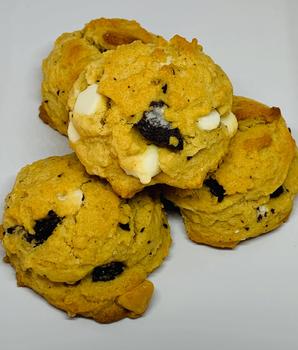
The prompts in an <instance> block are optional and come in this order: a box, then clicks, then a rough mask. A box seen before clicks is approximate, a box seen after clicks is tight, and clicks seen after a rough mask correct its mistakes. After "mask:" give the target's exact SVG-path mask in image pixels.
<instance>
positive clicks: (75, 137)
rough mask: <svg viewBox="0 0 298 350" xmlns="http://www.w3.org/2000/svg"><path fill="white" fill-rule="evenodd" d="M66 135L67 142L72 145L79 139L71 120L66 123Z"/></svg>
mask: <svg viewBox="0 0 298 350" xmlns="http://www.w3.org/2000/svg"><path fill="white" fill-rule="evenodd" d="M67 135H68V138H69V141H70V142H72V143H76V142H77V141H78V140H79V139H80V138H81V135H80V134H79V133H78V132H77V130H76V129H75V127H74V125H73V122H72V121H71V120H70V121H69V123H68V129H67Z"/></svg>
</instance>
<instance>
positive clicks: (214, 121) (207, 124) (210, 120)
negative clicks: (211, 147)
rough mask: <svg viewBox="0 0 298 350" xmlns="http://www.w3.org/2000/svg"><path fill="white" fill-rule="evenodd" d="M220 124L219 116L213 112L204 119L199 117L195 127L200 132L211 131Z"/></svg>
mask: <svg viewBox="0 0 298 350" xmlns="http://www.w3.org/2000/svg"><path fill="white" fill-rule="evenodd" d="M219 123H220V114H219V113H218V112H217V111H216V110H213V111H211V112H210V113H209V114H207V115H205V117H201V118H199V119H198V121H197V125H198V127H199V128H200V129H201V130H213V129H216V128H217V127H218V125H219Z"/></svg>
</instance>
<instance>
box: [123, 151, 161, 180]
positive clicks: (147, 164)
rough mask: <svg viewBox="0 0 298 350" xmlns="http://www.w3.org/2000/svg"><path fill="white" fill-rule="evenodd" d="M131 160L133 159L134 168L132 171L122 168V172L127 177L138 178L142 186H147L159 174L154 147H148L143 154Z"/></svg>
mask: <svg viewBox="0 0 298 350" xmlns="http://www.w3.org/2000/svg"><path fill="white" fill-rule="evenodd" d="M131 158H134V159H133V161H134V164H135V166H134V167H133V168H132V169H125V168H123V170H124V171H125V172H126V174H127V175H132V176H134V177H137V178H139V179H140V181H141V183H142V184H148V183H149V182H150V181H151V178H152V177H153V176H155V175H157V174H158V173H160V167H159V158H158V148H157V147H156V146H149V147H148V148H147V150H146V151H145V152H144V153H143V154H141V155H138V156H134V157H131Z"/></svg>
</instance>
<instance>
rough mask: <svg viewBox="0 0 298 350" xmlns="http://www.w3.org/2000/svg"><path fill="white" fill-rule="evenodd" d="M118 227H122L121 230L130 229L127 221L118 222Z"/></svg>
mask: <svg viewBox="0 0 298 350" xmlns="http://www.w3.org/2000/svg"><path fill="white" fill-rule="evenodd" d="M119 227H120V228H122V230H124V231H130V228H129V222H128V223H127V224H121V223H119Z"/></svg>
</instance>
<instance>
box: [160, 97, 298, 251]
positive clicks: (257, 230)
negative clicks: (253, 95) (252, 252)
mask: <svg viewBox="0 0 298 350" xmlns="http://www.w3.org/2000/svg"><path fill="white" fill-rule="evenodd" d="M232 111H233V113H234V114H235V115H236V117H237V120H238V131H237V133H236V135H235V136H234V137H233V138H232V140H231V143H230V149H229V153H228V154H227V155H226V156H225V157H224V158H223V161H222V163H221V164H220V165H219V167H218V169H217V170H216V171H215V172H212V173H209V174H208V176H207V178H206V180H205V181H204V185H203V187H202V188H200V189H196V190H185V191H183V190H180V189H176V188H170V187H165V188H164V195H165V196H166V198H167V199H169V200H171V201H172V202H173V203H174V204H175V205H176V206H178V207H179V208H180V209H181V212H182V215H183V218H184V221H185V225H186V229H187V233H188V235H189V237H190V238H191V239H192V240H194V241H196V242H199V243H205V244H210V245H213V246H218V247H234V246H236V245H237V244H238V243H239V242H240V241H242V240H244V239H247V238H249V237H255V236H258V235H260V234H262V233H265V232H268V231H270V230H273V229H274V228H276V227H278V226H279V225H281V224H282V223H283V222H284V221H286V220H287V218H288V217H289V215H290V212H291V210H292V205H293V198H294V197H295V195H296V194H297V191H298V185H296V183H297V179H298V155H297V150H296V146H295V141H294V140H293V138H292V136H291V133H290V131H289V129H288V127H287V126H286V123H285V121H284V119H283V117H282V115H281V113H280V110H279V109H278V108H275V107H273V108H269V107H268V106H265V105H263V104H261V103H259V102H256V101H253V100H251V99H247V98H244V97H237V96H235V97H234V102H233V109H232Z"/></svg>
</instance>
